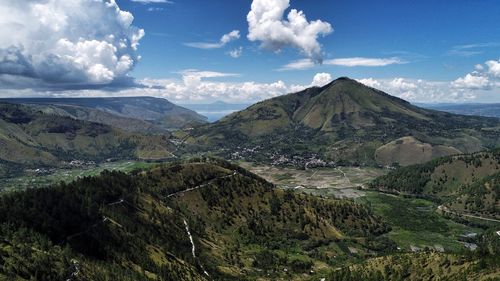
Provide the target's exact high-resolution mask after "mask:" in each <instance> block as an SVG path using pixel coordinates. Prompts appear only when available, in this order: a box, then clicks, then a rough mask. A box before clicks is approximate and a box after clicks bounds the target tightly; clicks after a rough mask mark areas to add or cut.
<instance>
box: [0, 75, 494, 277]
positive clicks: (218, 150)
mask: <svg viewBox="0 0 500 281" xmlns="http://www.w3.org/2000/svg"><path fill="white" fill-rule="evenodd" d="M317 99H320V100H321V101H316V100H317ZM366 99H367V100H366ZM347 100H348V101H350V102H354V104H351V105H353V106H354V109H352V108H351V109H348V110H347V111H348V112H345V110H346V104H345V102H346V101H347ZM13 101H15V102H17V103H18V104H10V103H3V104H2V103H0V107H1V108H2V109H4V110H2V111H1V112H0V117H1V119H0V125H1V126H0V133H1V134H0V141H2V142H3V143H5V144H6V145H5V146H3V147H0V215H1V217H2V219H1V220H0V236H1V237H2V240H0V261H1V262H2V263H3V264H4V267H0V278H2V277H4V276H6V277H8V278H14V279H19V280H24V279H27V278H35V279H36V278H37V276H43V278H49V279H46V280H52V279H54V278H55V279H56V280H62V279H63V277H66V276H70V278H66V279H64V280H68V279H69V280H77V281H78V280H82V281H83V280H131V281H132V280H134V281H135V280H179V278H182V279H185V278H187V279H189V280H311V281H312V280H322V279H323V278H324V279H325V280H344V279H345V278H347V279H346V280H352V278H354V277H356V276H358V277H359V276H364V275H363V274H369V276H370V277H373V276H378V277H380V276H379V274H382V275H383V276H385V277H384V278H386V277H387V278H388V276H389V274H395V275H394V276H396V277H398V276H400V275H405V274H406V275H408V274H410V275H409V276H411V274H413V272H410V273H408V272H405V271H404V270H402V269H401V268H402V266H403V265H405V264H406V263H408V261H409V260H414V259H418V260H421V261H422V263H425V264H428V265H429V267H425V268H426V270H427V271H428V272H430V273H429V276H432V274H434V273H433V272H434V270H437V272H439V270H440V268H441V267H440V266H439V267H435V264H436V263H439V264H441V263H443V264H445V263H448V262H449V263H450V264H449V266H448V267H449V272H447V273H444V272H443V273H439V274H442V275H443V276H449V277H450V278H452V277H453V276H457V274H458V275H464V276H468V277H470V278H479V279H485V278H487V277H489V276H492V275H495V274H497V273H498V272H500V266H499V265H500V263H499V262H498V261H497V259H496V258H495V253H496V248H497V246H496V245H497V244H496V243H498V241H497V240H498V238H497V236H498V235H497V236H494V235H491V233H496V232H492V231H498V230H497V228H498V227H499V225H498V214H499V211H498V207H499V203H498V192H499V187H500V185H499V182H498V175H499V174H498V169H499V168H498V167H499V164H500V162H499V154H498V149H489V148H488V147H490V146H492V147H494V146H495V145H497V141H498V140H497V139H495V138H496V136H497V131H496V129H495V128H496V127H497V126H498V120H496V119H488V118H479V117H478V118H476V117H470V118H469V117H464V116H458V115H447V114H444V113H439V112H433V111H426V110H423V109H420V108H417V107H414V106H411V105H409V104H407V103H406V102H405V101H402V100H399V99H396V98H393V97H390V96H388V95H387V94H385V93H382V92H379V91H377V90H375V89H372V88H367V87H365V86H362V85H360V84H359V83H357V82H355V81H353V80H351V79H348V78H340V79H338V80H335V81H333V82H332V83H330V84H328V85H327V86H325V87H322V88H318V87H313V88H310V89H308V90H306V91H304V92H301V93H295V94H290V95H288V96H286V97H284V98H283V97H279V98H278V100H277V101H274V100H273V99H271V100H269V101H264V102H261V103H258V104H256V105H253V106H250V107H248V108H247V109H245V110H243V111H240V112H235V113H233V114H231V115H229V116H227V117H225V118H223V119H222V120H220V121H216V122H215V123H211V124H206V123H205V122H199V121H200V120H203V118H198V117H196V115H194V116H191V117H193V118H194V119H196V120H198V121H193V122H189V123H182V122H181V123H182V124H183V125H179V126H177V127H166V126H165V125H166V124H167V123H162V122H163V121H164V120H166V119H165V118H168V119H169V120H170V121H172V120H181V119H176V117H175V115H176V114H177V113H175V112H184V113H185V112H186V111H185V110H184V109H179V108H176V107H175V106H174V105H170V104H169V103H168V102H162V103H161V104H159V105H158V106H159V107H154V106H153V105H152V103H154V102H155V101H156V100H151V99H149V98H125V99H120V98H117V99H98V98H95V99H80V100H79V99H75V100H64V99H62V100H52V99H47V100H43V99H42V100H36V99H33V100H22V101H18V100H8V101H6V102H13ZM328 102H331V104H330V108H325V110H326V109H328V110H329V109H331V108H333V109H334V111H333V112H330V113H331V114H333V115H331V116H330V115H329V114H330V113H329V111H328V112H323V113H321V114H319V115H318V116H319V117H321V118H323V117H325V116H324V115H325V114H326V115H328V116H330V117H331V120H330V121H328V120H323V119H322V120H319V121H320V123H322V125H321V126H320V127H317V126H316V125H314V124H316V123H314V122H313V120H316V119H315V118H313V117H311V116H316V115H314V114H313V112H314V111H316V110H319V111H322V110H323V109H321V107H322V105H323V104H324V103H328ZM136 103H137V105H134V104H136ZM269 103H270V106H271V108H273V109H269V108H268V104H269ZM294 103H295V105H294V107H296V108H295V109H294V110H295V111H294V112H292V111H290V110H291V109H290V106H291V105H292V104H294ZM339 103H341V104H342V105H341V106H340V107H338V105H339ZM301 104H302V105H301ZM172 106H173V107H172ZM318 106H319V107H320V108H316V107H318ZM301 107H302V108H301ZM147 108H152V110H149V109H147ZM337 109H338V110H340V111H339V112H337ZM170 110H173V112H170ZM351 110H354V111H351ZM254 111H255V112H254ZM273 112H274V113H273ZM280 112H281V113H280ZM184 113H182V114H184ZM182 114H181V115H182ZM190 114H191V113H190ZM255 114H257V115H255ZM304 114H305V115H304ZM311 114H312V115H311ZM398 114H404V115H407V116H406V117H405V118H406V119H405V118H403V119H404V120H405V121H404V122H406V123H405V124H406V125H405V126H406V127H404V126H403V127H400V128H396V127H395V126H396V123H394V122H393V121H391V118H392V117H390V116H396V115H398ZM443 114H444V115H443ZM278 115H279V116H278ZM302 115H304V116H302ZM297 116H302V117H300V118H302V119H300V121H299V119H296V118H299V117H297ZM307 116H309V117H307ZM318 116H317V117H318ZM191 117H190V118H191ZM330 117H328V118H330ZM445 117H446V118H451V121H450V122H451V123H453V125H450V126H455V127H454V128H455V129H454V130H452V131H446V130H444V127H441V126H442V125H440V124H439V123H438V122H437V121H432V120H433V118H445ZM179 118H181V117H179ZM182 118H184V117H182ZM255 118H256V119H257V121H256V120H255ZM276 118H278V119H279V120H281V121H279V122H278V123H275V119H276ZM304 118H305V119H304ZM328 118H327V119H328ZM339 118H340V119H339ZM337 119H338V120H337ZM103 120H105V121H106V122H104V121H103ZM161 120H163V121H161ZM259 120H260V121H259ZM335 120H336V121H335ZM339 120H340V121H341V123H342V124H343V125H342V126H341V127H338V123H336V122H337V121H339ZM342 120H343V121H342ZM436 120H437V119H436ZM334 121H335V122H334ZM311 122H312V123H311ZM332 122H333V123H332ZM181 123H176V124H181ZM424 123H425V125H424ZM427 123H428V124H427ZM169 124H173V123H169ZM277 124H278V125H277ZM279 124H281V125H279ZM409 124H413V125H409ZM169 126H170V125H169ZM268 126H270V127H268ZM276 126H277V127H276ZM315 126H316V127H315ZM413 126H414V127H413ZM419 126H420V127H419ZM221 128H222V130H221ZM389 128H390V130H391V132H390V133H389V131H388V130H389ZM409 128H410V129H409ZM266 130H268V131H266ZM276 130H277V131H276ZM401 130H402V131H401ZM206 132H209V134H208V135H206V134H205V133H206ZM241 132H244V133H243V134H244V135H246V136H243V135H242V134H240V133H241ZM353 133H354V134H353ZM408 135H409V136H408ZM213 137H215V139H218V140H219V141H220V143H218V144H214V143H212V141H213V140H214V138H213ZM226 139H228V140H230V141H225V140H226ZM459 148H460V149H459ZM462 150H464V151H470V152H468V153H462ZM478 150H480V151H478ZM225 159H227V160H225ZM499 237H500V236H499ZM422 254H424V255H428V256H427V257H424V256H422ZM39 259H42V261H40V260H39ZM457 259H459V260H460V259H463V263H459V262H458V261H457ZM41 262H43V263H44V266H45V268H46V270H40V269H39V266H38V264H39V263H41ZM388 263H389V264H388ZM476 263H485V264H486V265H487V266H485V267H484V268H481V269H471V267H473V266H474V265H475V264H476ZM362 264H365V265H366V268H365V269H363V270H361V269H360V268H359V267H358V265H362ZM381 264H383V270H384V271H383V272H382V271H381V269H380V268H379V267H380V266H381ZM21 267H22V268H23V269H22V270H21V271H19V270H17V271H16V270H14V268H16V269H18V268H21ZM422 267H424V265H422ZM415 270H420V269H415ZM48 276H51V277H48ZM339 276H340V277H339ZM345 276H349V277H345ZM353 276H354V277H353ZM43 278H42V280H43ZM50 278H52V279H50ZM98 278H102V279H98ZM338 278H341V279H338ZM342 278H344V279H342ZM356 278H357V277H356ZM359 278H361V277H359ZM366 278H368V277H366V276H365V277H364V279H366ZM398 278H399V277H398ZM379 279H380V278H379ZM354 280H356V279H354ZM377 280H378V279H377ZM396 280H399V279H397V278H396Z"/></svg>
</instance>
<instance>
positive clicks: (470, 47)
mask: <svg viewBox="0 0 500 281" xmlns="http://www.w3.org/2000/svg"><path fill="white" fill-rule="evenodd" d="M498 46H500V43H498V42H487V43H476V44H467V45H457V46H453V47H452V48H451V49H450V50H449V51H447V52H446V54H447V55H449V56H459V57H472V56H475V55H479V54H482V53H484V49H485V48H494V47H498Z"/></svg>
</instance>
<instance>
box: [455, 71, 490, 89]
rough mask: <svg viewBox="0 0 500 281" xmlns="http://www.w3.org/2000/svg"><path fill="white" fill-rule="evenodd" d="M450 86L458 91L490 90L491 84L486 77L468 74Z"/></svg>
mask: <svg viewBox="0 0 500 281" xmlns="http://www.w3.org/2000/svg"><path fill="white" fill-rule="evenodd" d="M452 84H453V86H454V87H455V88H459V89H471V90H477V89H483V90H488V89H490V88H491V83H490V81H489V79H488V77H485V76H480V75H473V74H470V73H469V74H467V75H465V76H464V77H460V78H458V79H457V80H455V81H453V83H452Z"/></svg>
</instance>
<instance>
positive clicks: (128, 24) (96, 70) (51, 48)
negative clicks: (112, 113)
mask: <svg viewBox="0 0 500 281" xmlns="http://www.w3.org/2000/svg"><path fill="white" fill-rule="evenodd" d="M82 11H85V13H83V12H82ZM133 20H134V17H133V16H132V14H131V13H129V12H126V11H122V10H121V9H120V8H119V7H118V5H117V4H116V2H115V1H114V0H107V1H105V0H94V1H87V0H73V1H63V0H30V1H28V2H26V1H6V0H0V26H2V28H1V29H0V75H1V77H2V78H3V79H7V78H6V77H10V78H9V79H10V80H11V81H12V83H13V85H12V86H16V87H24V86H25V85H26V84H21V85H14V84H16V83H15V81H14V80H15V79H12V78H13V77H18V79H17V80H18V81H19V82H22V83H26V82H27V80H31V81H30V83H31V84H32V85H31V84H30V86H33V85H38V86H40V85H44V86H46V87H60V86H61V87H62V86H64V87H68V85H78V86H79V87H85V85H105V84H109V83H112V82H115V81H118V80H120V79H123V78H125V77H126V76H127V73H128V72H129V71H131V70H132V68H133V67H134V65H135V64H136V63H137V62H138V60H139V59H140V57H139V56H138V55H137V54H136V51H137V47H138V45H139V40H140V39H141V38H142V37H143V36H144V31H143V30H142V29H139V28H137V27H135V26H133V25H132V22H133ZM3 84H4V85H5V82H4V83H3Z"/></svg>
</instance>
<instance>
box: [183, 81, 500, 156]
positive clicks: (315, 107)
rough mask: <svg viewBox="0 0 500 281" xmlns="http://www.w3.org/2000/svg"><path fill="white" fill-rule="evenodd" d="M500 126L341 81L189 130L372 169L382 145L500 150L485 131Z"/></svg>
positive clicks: (204, 138) (233, 143) (201, 141)
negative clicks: (411, 142) (410, 141)
mask: <svg viewBox="0 0 500 281" xmlns="http://www.w3.org/2000/svg"><path fill="white" fill-rule="evenodd" d="M443 120H445V122H443ZM499 125H500V122H499V120H498V119H494V118H484V117H473V116H461V115H453V114H449V113H444V112H439V111H433V110H426V109H421V108H418V107H416V106H413V105H411V104H409V103H408V102H406V101H404V100H401V99H398V98H396V97H392V96H390V95H387V94H385V93H383V92H381V91H378V90H376V89H373V88H369V87H366V86H364V85H362V84H360V83H358V82H356V81H354V80H350V79H347V78H341V79H338V80H336V81H334V82H332V83H331V84H329V85H327V86H325V87H323V88H317V87H313V88H310V89H307V90H304V91H302V92H298V93H294V94H289V95H284V96H280V97H276V98H272V99H269V100H266V101H263V102H259V103H257V104H255V105H253V106H250V107H249V108H247V109H245V110H243V111H240V112H236V113H233V114H231V115H229V116H227V117H226V118H224V119H222V120H220V121H218V122H216V123H214V124H209V125H206V126H202V127H199V128H196V129H195V130H192V131H190V132H189V134H190V138H188V139H187V140H188V141H189V142H190V143H193V144H197V145H202V146H203V145H205V146H206V145H208V146H209V147H208V148H209V149H214V147H224V148H226V149H229V150H236V151H238V150H239V149H241V147H248V148H250V147H255V146H261V150H262V152H263V153H267V154H269V155H271V154H273V153H274V152H279V153H282V154H285V155H301V154H311V153H318V154H320V155H321V156H322V157H327V158H330V159H332V160H336V161H339V162H342V161H345V162H347V163H354V162H356V163H363V162H364V163H371V164H374V163H375V150H376V149H377V148H378V147H380V146H382V145H383V144H386V143H389V142H391V141H393V140H396V139H398V138H401V137H405V136H413V137H415V138H417V139H418V140H420V141H422V142H424V143H427V144H429V145H444V146H450V147H453V148H454V150H452V151H451V152H450V150H444V149H441V150H440V151H439V153H435V154H436V156H437V155H440V154H442V153H452V152H456V151H462V152H471V151H477V150H479V149H481V148H484V147H493V146H495V145H498V144H499V141H498V140H499V135H498V131H495V130H489V129H487V128H491V127H498V126H499ZM450 149H452V148H450ZM269 155H268V156H269ZM424 160H426V159H423V160H422V161H424Z"/></svg>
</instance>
